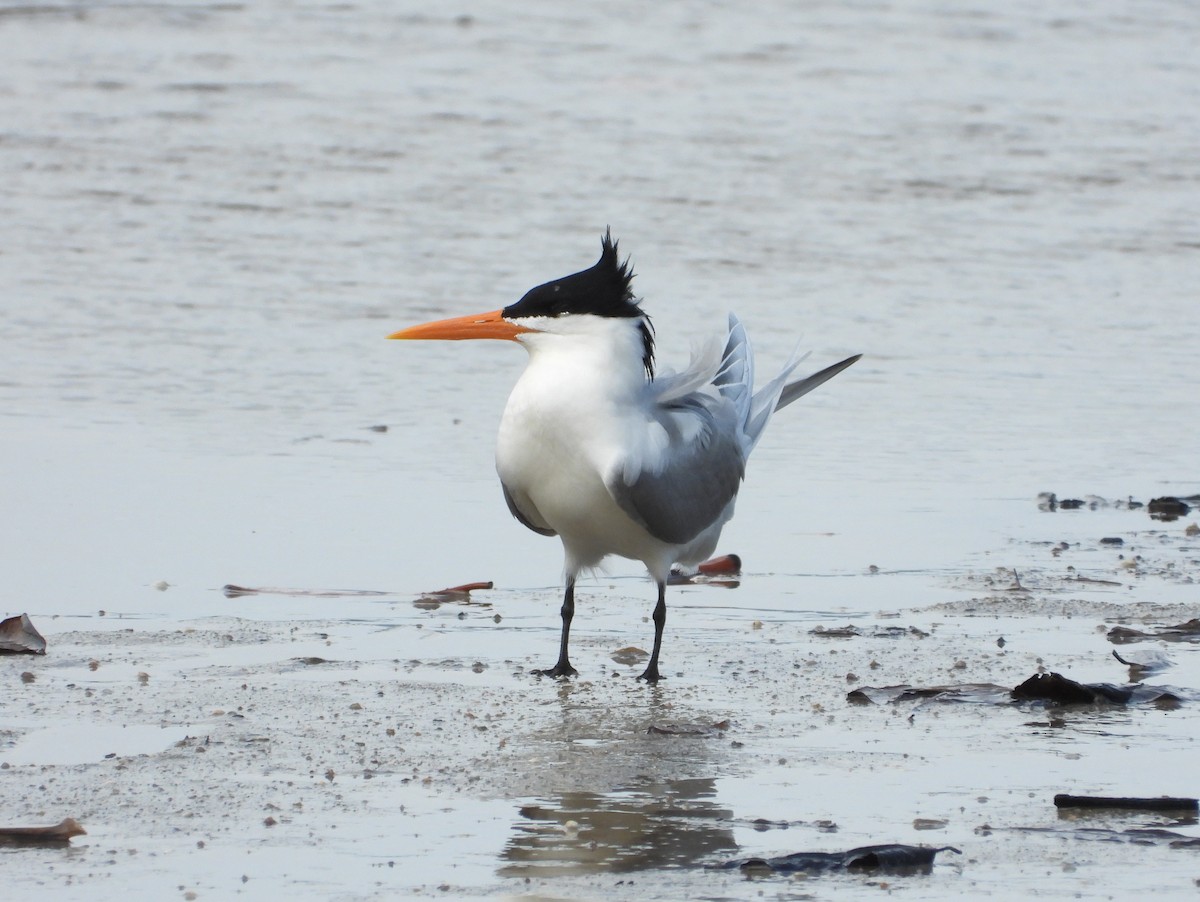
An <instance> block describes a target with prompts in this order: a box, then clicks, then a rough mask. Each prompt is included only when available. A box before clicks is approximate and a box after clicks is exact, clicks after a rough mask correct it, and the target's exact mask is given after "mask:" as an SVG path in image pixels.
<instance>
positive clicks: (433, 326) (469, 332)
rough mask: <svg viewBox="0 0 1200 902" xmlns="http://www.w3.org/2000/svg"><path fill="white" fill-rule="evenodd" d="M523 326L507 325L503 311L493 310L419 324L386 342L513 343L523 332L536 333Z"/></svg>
mask: <svg viewBox="0 0 1200 902" xmlns="http://www.w3.org/2000/svg"><path fill="white" fill-rule="evenodd" d="M536 331H537V330H536V329H529V328H527V327H525V326H518V325H516V324H515V323H510V322H509V321H508V320H506V319H505V318H504V311H503V310H492V311H490V312H488V313H476V314H474V315H472V316H456V317H454V318H453V319H439V320H436V321H435V322H432V323H422V324H421V325H419V326H409V327H408V328H407V329H401V330H400V331H399V332H393V333H392V334H391V335H389V336H388V338H400V339H407V340H424V339H441V340H443V341H461V340H463V339H467V338H499V339H505V340H507V341H515V340H516V338H517V336H518V335H520V334H521V333H523V332H536Z"/></svg>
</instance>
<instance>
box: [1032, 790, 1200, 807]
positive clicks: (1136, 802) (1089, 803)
mask: <svg viewBox="0 0 1200 902" xmlns="http://www.w3.org/2000/svg"><path fill="white" fill-rule="evenodd" d="M1054 806H1055V807H1056V808H1125V809H1129V810H1132V811H1200V800H1197V799H1176V798H1170V797H1169V796H1160V797H1159V798H1157V799H1147V798H1127V797H1123V796H1072V795H1067V794H1066V793H1059V794H1058V795H1056V796H1055V797H1054Z"/></svg>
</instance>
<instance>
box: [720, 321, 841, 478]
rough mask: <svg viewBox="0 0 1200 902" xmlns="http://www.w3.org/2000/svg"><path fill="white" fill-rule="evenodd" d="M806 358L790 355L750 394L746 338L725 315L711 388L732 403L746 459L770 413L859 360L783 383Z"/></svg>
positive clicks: (751, 356) (738, 324) (751, 365)
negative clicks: (724, 339) (722, 347)
mask: <svg viewBox="0 0 1200 902" xmlns="http://www.w3.org/2000/svg"><path fill="white" fill-rule="evenodd" d="M807 356H808V355H807V354H800V353H799V352H796V353H794V354H792V358H791V360H789V361H788V362H787V364H786V365H785V366H784V368H783V370H782V371H781V372H780V373H779V375H778V376H776V377H775V378H774V379H772V380H771V381H770V382H768V383H767V384H766V385H764V386H763V387H762V388H760V389H759V390H758V391H754V353H753V351H752V350H751V349H750V339H749V338H748V337H747V335H746V329H745V327H743V326H742V323H741V321H740V320H739V319H738V318H737V317H736V316H734V315H733V314H732V313H731V314H729V339H728V341H727V342H726V343H725V352H724V354H722V356H721V365H720V368H719V369H718V371H717V375H716V376H715V377H714V378H713V385H715V386H716V388H717V390H718V391H719V392H720V393H721V394H722V395H724V396H725V397H726V398H727V399H729V400H730V401H731V402H732V403H733V406H734V410H735V411H736V417H737V422H739V423H741V424H742V436H743V449H744V453H745V454H746V455H747V456H749V454H750V452H751V451H752V450H753V449H754V446H755V445H756V444H758V440H759V438H760V437H761V436H762V433H763V430H764V429H766V427H767V421H768V420H770V419H771V414H773V413H774V412H775V411H777V410H779V409H781V408H783V407H786V406H787V405H789V404H791V403H792V402H793V401H795V400H796V399H797V398H799V397H801V396H802V395H806V394H808V393H809V392H810V391H812V390H813V389H814V388H816V387H817V386H818V385H823V384H824V383H826V382H828V381H829V380H830V379H832V378H833V377H834V376H836V375H837V374H838V373H840V372H841V371H842V370H844V369H846V367H848V366H850V365H851V364H853V363H854V362H855V361H856V360H858V359H859V358H860V357H862V355H861V354H855V355H854V356H853V357H847V358H846V359H845V360H843V361H842V362H841V363H835V364H834V365H833V366H829V367H826V368H825V369H823V370H821V371H820V372H819V373H813V374H812V375H811V376H808V377H806V378H804V379H799V380H797V381H796V382H792V383H790V384H785V383H787V378H788V377H789V376H790V375H791V374H792V371H793V370H795V369H796V367H798V366H799V365H800V364H801V362H802V361H803V360H804V359H805V358H806V357H807Z"/></svg>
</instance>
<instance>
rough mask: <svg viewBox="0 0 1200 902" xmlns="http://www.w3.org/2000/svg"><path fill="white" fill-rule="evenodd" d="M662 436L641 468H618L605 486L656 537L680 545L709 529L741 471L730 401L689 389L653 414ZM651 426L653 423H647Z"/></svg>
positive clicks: (733, 490)
mask: <svg viewBox="0 0 1200 902" xmlns="http://www.w3.org/2000/svg"><path fill="white" fill-rule="evenodd" d="M656 425H657V427H658V429H659V430H661V432H660V435H661V434H665V435H666V437H667V439H666V443H665V445H662V446H659V447H658V449H657V453H653V454H652V455H644V458H646V457H652V458H653V460H646V459H643V460H642V462H641V463H642V465H641V466H640V467H629V466H625V465H624V464H623V465H622V466H618V467H617V468H615V469H614V471H613V474H612V476H611V477H610V478H609V480H608V490H609V492H610V493H611V494H612V496H613V498H614V499H615V500H616V502H617V504H618V505H620V507H621V509H622V510H623V511H625V513H627V514H628V515H629V516H630V517H632V518H633V519H634V520H635V521H636V522H638V523H640V524H641V525H642V526H643V527H645V528H646V530H647V531H648V532H649V533H650V534H651V535H652V536H654V537H655V538H657V539H659V540H660V541H663V542H669V543H671V544H674V545H684V544H687V543H688V542H690V541H692V539H694V538H696V536H698V535H700V533H702V532H703V531H704V530H706V529H708V528H709V527H711V526H712V525H713V524H714V522H716V521H717V520H718V519H719V518H720V517H721V514H722V512H723V511H724V510H725V509H726V508H727V507H728V506H729V503H730V502H731V501H732V500H733V499H734V497H735V496H736V495H737V491H738V486H739V485H740V483H741V480H742V476H743V474H744V473H745V470H746V461H745V457H744V456H743V454H742V448H741V443H740V442H739V441H738V437H737V429H736V423H735V421H734V411H733V407H732V405H731V404H730V403H729V402H728V401H727V400H725V399H723V398H720V397H718V398H712V397H710V396H707V395H704V394H702V393H698V392H697V393H693V394H691V395H689V396H688V397H686V398H681V399H679V400H678V401H676V402H674V403H672V404H670V405H666V406H663V407H662V408H660V409H659V410H658V411H657V412H656ZM652 428H653V427H652Z"/></svg>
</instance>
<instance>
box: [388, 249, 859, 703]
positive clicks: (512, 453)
mask: <svg viewBox="0 0 1200 902" xmlns="http://www.w3.org/2000/svg"><path fill="white" fill-rule="evenodd" d="M633 278H634V273H633V269H632V267H631V265H630V262H629V260H628V258H627V259H626V260H624V261H621V259H620V258H619V256H618V253H617V242H615V241H614V240H613V239H612V234H611V231H609V232H606V233H605V235H604V237H603V238H602V239H601V253H600V259H599V261H598V262H597V263H596V265H595V266H593V267H591V268H590V269H585V270H583V271H581V272H577V273H574V274H573V275H569V276H565V277H564V278H561V279H556V280H554V281H552V282H546V283H545V284H543V285H538V286H537V287H536V288H532V289H530V290H529V291H528V292H526V294H525V295H524V296H523V297H522V298H521V299H520V300H519V301H517V302H516V303H515V304H511V305H509V306H508V307H504V308H503V309H501V310H493V311H490V312H488V313H481V314H476V315H472V316H460V317H455V318H453V319H443V320H438V321H436V322H430V323H425V324H423V325H419V326H412V327H411V328H408V329H403V330H401V331H399V332H395V333H393V334H392V335H389V336H388V338H396V339H409V340H414V339H446V340H457V339H483V338H490V339H501V340H507V341H514V342H516V343H517V344H520V345H523V346H524V347H525V350H526V351H528V353H529V363H528V365H527V367H526V368H525V371H524V372H523V373H522V375H521V377H520V379H518V380H517V384H516V386H515V387H514V388H513V390H512V394H511V395H510V396H509V399H508V404H507V405H506V406H505V409H504V415H503V416H502V417H501V420H500V429H499V436H498V439H497V443H496V470H497V472H498V474H499V476H500V485H501V487H502V488H503V490H504V500H505V501H506V502H507V503H508V508H509V510H510V511H511V512H512V514H513V516H514V517H516V519H517V520H519V521H520V522H521V523H523V524H524V525H525V526H527V527H529V529H532V530H533V531H534V532H537V533H540V534H542V535H544V536H558V537H559V539H560V540H561V541H562V545H563V552H564V555H565V563H564V575H565V580H566V591H565V593H564V596H563V603H562V610H561V615H562V638H561V641H560V643H559V652H558V662H557V663H556V664H555V665H554V666H553V667H551V668H549V669H547V670H539V671H537V672H538V673H541V674H543V675H546V676H552V677H568V676H574V675H575V674H576V672H577V671H576V670H575V668H574V667H572V666H571V661H570V657H569V655H568V642H569V637H570V632H571V620H572V619H573V617H574V615H575V579H576V577H577V576H578V575H579V573H580V572H581V571H585V570H589V569H593V568H595V567H597V566H598V565H599V564H600V562H601V561H602V560H603V559H604V558H606V557H608V556H609V555H618V556H620V557H624V558H629V559H631V560H635V561H641V562H642V563H643V564H645V566H646V569H647V571H649V573H650V576H651V577H652V578H653V579H654V581H655V583H657V585H658V602H657V604H656V605H655V607H654V614H653V620H654V646H653V650H652V651H651V653H650V660H649V663H648V664H647V665H646V670H645V672H644V673H642V675H641V676H640V677H639V679H642V680H645V681H647V682H648V683H656V682H658V680H659V679H661V674H660V673H659V652H660V650H661V648H662V637H663V626H664V625H665V623H666V619H667V605H666V585H667V577H668V576H669V574H670V570H671V566H672V565H673V564H676V563H680V564H685V565H687V564H694V563H696V562H699V561H702V560H704V559H705V558H707V557H708V556H710V555H711V554H712V552H713V549H714V548H715V547H716V544H717V539H718V537H719V536H720V534H721V529H722V527H723V526H724V525H725V524H726V523H727V522H728V521H729V519H730V518H731V517H732V516H733V506H734V501H735V500H736V498H737V493H738V488H739V486H740V484H741V482H742V479H743V477H744V475H745V472H746V461H747V459H748V458H749V456H750V452H751V451H752V450H753V449H754V446H755V445H756V444H757V442H758V440H759V438H761V437H762V434H763V430H764V429H765V428H766V425H767V422H768V421H769V420H770V419H771V415H772V414H773V413H774V412H775V411H777V410H779V409H780V408H782V407H786V406H787V405H788V404H791V403H792V402H793V401H795V400H796V399H797V398H800V397H801V396H803V395H805V394H807V393H808V392H810V391H812V390H813V389H814V388H816V387H817V386H819V385H821V384H823V383H824V382H827V381H828V380H830V379H832V378H833V377H834V376H836V375H837V374H838V373H840V372H841V371H842V370H844V369H846V368H847V367H848V366H850V365H851V364H853V363H854V362H855V361H856V360H858V359H859V357H860V356H861V355H858V354H856V355H854V356H853V357H847V358H846V359H845V360H843V361H841V362H840V363H835V364H833V365H832V366H829V367H826V368H825V369H823V370H821V371H820V372H817V373H813V374H812V375H811V376H807V377H805V378H803V379H798V380H796V381H792V382H789V381H788V379H789V377H790V376H791V374H792V372H793V371H794V370H795V369H796V367H797V366H799V364H800V362H801V360H802V359H803V358H802V357H800V356H798V354H795V353H794V354H793V355H792V358H791V359H790V360H789V361H788V363H787V364H786V365H785V366H784V368H783V370H782V371H781V372H780V373H779V374H778V375H777V376H775V378H774V379H772V380H771V381H769V382H768V383H767V384H766V385H764V386H763V387H762V388H760V389H759V390H758V391H754V358H753V355H752V353H751V350H750V342H749V339H748V338H747V337H746V332H745V329H744V328H743V327H742V324H741V322H740V321H739V320H738V319H737V317H736V316H734V315H732V314H730V316H729V331H728V334H727V336H726V338H725V341H724V342H723V344H722V343H721V342H719V341H716V342H713V343H711V344H710V345H709V346H708V347H707V348H705V349H702V350H700V351H697V352H693V356H692V360H691V363H690V364H689V365H688V367H687V368H686V369H685V370H683V371H682V372H680V373H659V374H656V373H655V359H654V327H653V326H652V325H651V322H650V317H649V316H647V315H646V313H645V312H644V311H643V310H642V308H641V306H640V301H639V299H637V298H635V297H634V295H633V292H632V290H631V288H630V284H631V282H632V280H633Z"/></svg>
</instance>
